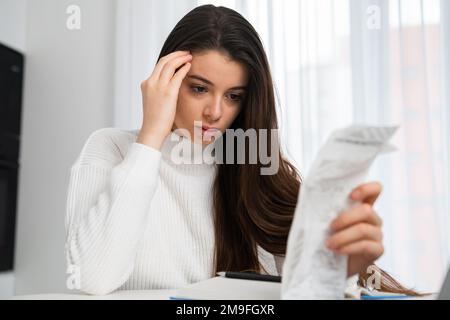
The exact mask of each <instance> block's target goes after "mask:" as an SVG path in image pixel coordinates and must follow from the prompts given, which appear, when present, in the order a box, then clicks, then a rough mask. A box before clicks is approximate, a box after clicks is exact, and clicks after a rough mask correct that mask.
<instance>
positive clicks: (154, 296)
mask: <svg viewBox="0 0 450 320" xmlns="http://www.w3.org/2000/svg"><path fill="white" fill-rule="evenodd" d="M176 292H177V290H118V291H115V292H113V293H111V294H107V295H103V296H99V295H88V294H83V293H78V294H68V293H46V294H34V295H19V296H14V297H13V298H12V300H169V299H170V297H171V296H173V295H175V293H176Z"/></svg>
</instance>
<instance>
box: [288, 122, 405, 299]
mask: <svg viewBox="0 0 450 320" xmlns="http://www.w3.org/2000/svg"><path fill="white" fill-rule="evenodd" d="M396 130H397V127H367V126H351V127H348V128H345V129H340V130H337V131H335V132H334V133H333V134H332V135H331V136H330V138H329V139H328V140H327V142H326V143H325V144H324V145H323V146H322V148H321V149H320V150H319V153H318V155H317V157H316V159H315V161H314V162H313V165H312V166H311V170H310V171H309V174H308V175H307V177H306V179H305V181H303V183H302V186H301V188H300V193H299V199H298V204H297V208H296V210H295V214H294V219H293V222H292V227H291V231H290V233H289V237H288V243H287V251H286V260H285V263H284V266H283V280H282V299H342V298H344V291H345V286H346V280H347V257H346V256H342V255H338V254H336V253H334V252H333V251H331V250H328V249H327V248H326V246H325V241H326V239H327V238H328V236H329V234H330V230H329V225H330V224H331V222H332V220H333V219H335V218H336V217H337V216H338V214H339V213H340V212H342V211H343V210H345V209H347V208H349V207H351V206H352V205H354V203H353V202H352V201H351V200H350V199H349V197H348V195H349V194H350V192H351V191H352V190H353V189H354V188H355V187H357V186H358V185H360V184H361V183H363V182H364V179H365V178H366V176H367V173H368V171H369V167H370V165H371V164H372V162H373V161H374V160H375V158H376V157H377V155H379V154H381V153H385V152H388V151H392V150H395V148H393V147H392V146H390V145H389V144H388V140H389V139H390V138H391V137H392V135H393V134H394V133H395V131H396Z"/></svg>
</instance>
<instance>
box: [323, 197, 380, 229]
mask: <svg viewBox="0 0 450 320" xmlns="http://www.w3.org/2000/svg"><path fill="white" fill-rule="evenodd" d="M361 222H366V223H369V224H372V225H375V226H381V225H382V223H383V222H382V220H381V218H380V217H379V216H378V215H377V214H376V213H375V211H374V210H373V208H372V206H371V205H369V204H367V203H363V204H360V205H356V206H354V207H352V208H350V209H348V210H347V211H344V212H343V213H341V214H340V215H339V216H338V217H337V218H336V219H334V220H333V222H332V223H331V225H330V227H331V229H332V230H333V231H338V230H342V229H345V228H348V227H349V226H351V225H354V224H356V223H361Z"/></svg>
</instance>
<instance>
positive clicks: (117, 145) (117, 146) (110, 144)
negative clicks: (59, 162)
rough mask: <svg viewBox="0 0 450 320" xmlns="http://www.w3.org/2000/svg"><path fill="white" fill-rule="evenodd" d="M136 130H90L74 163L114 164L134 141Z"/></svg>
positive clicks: (119, 160) (110, 128)
mask: <svg viewBox="0 0 450 320" xmlns="http://www.w3.org/2000/svg"><path fill="white" fill-rule="evenodd" d="M137 133H138V130H124V129H119V128H112V127H109V128H101V129H98V130H95V131H94V132H92V133H91V134H90V135H89V137H88V138H87V140H86V142H85V143H84V146H83V148H82V150H81V152H80V154H79V156H78V158H77V161H76V163H75V164H74V165H100V166H108V167H109V166H111V167H112V166H115V165H117V164H118V163H119V162H121V161H122V160H123V159H124V157H125V155H126V153H127V152H128V149H129V147H130V146H131V145H132V144H133V143H134V142H136V138H137Z"/></svg>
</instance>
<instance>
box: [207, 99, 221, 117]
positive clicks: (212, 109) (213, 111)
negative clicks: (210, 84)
mask: <svg viewBox="0 0 450 320" xmlns="http://www.w3.org/2000/svg"><path fill="white" fill-rule="evenodd" d="M205 116H207V117H208V118H209V119H210V120H211V121H217V120H219V119H220V117H221V116H222V102H221V99H216V100H214V101H213V102H211V104H210V105H209V106H208V107H207V108H206V110H205Z"/></svg>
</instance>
